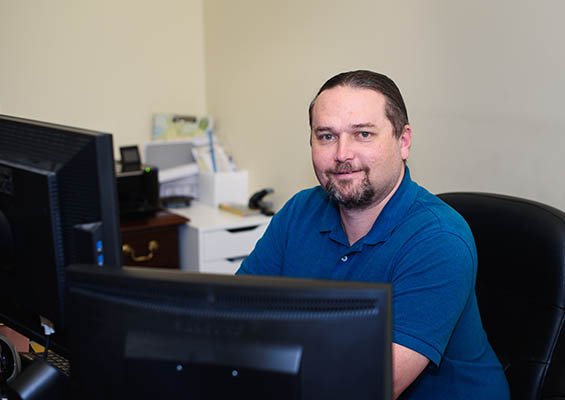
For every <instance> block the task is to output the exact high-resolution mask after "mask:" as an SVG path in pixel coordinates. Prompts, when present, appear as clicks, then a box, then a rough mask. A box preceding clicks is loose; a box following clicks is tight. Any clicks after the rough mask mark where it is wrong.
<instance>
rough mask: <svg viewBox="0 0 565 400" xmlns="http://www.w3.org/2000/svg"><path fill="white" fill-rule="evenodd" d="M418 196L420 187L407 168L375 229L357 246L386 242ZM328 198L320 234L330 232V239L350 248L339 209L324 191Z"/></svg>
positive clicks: (374, 226)
mask: <svg viewBox="0 0 565 400" xmlns="http://www.w3.org/2000/svg"><path fill="white" fill-rule="evenodd" d="M417 194H418V185H417V184H416V183H415V182H413V181H412V179H411V177H410V169H409V168H408V167H405V169H404V177H403V178H402V182H401V183H400V186H398V189H397V190H396V192H395V193H394V194H393V195H392V197H391V198H390V200H389V201H388V203H387V204H386V205H385V207H384V208H383V210H382V211H381V213H380V214H379V217H378V218H377V220H376V221H375V223H374V224H373V227H372V228H371V230H370V231H369V233H367V235H365V237H363V238H361V239H360V240H359V242H357V243H356V244H355V245H354V246H356V245H357V244H372V245H375V244H377V243H379V242H384V241H386V240H387V238H388V237H390V235H391V233H392V232H393V231H394V229H395V228H396V227H397V226H398V225H399V224H400V222H401V221H402V220H403V218H404V216H405V215H406V213H407V212H408V210H409V209H410V207H411V206H412V204H413V203H414V201H415V200H416V196H417ZM324 195H325V197H326V207H325V210H323V212H322V218H321V222H320V232H329V233H330V239H332V240H334V241H336V242H338V243H341V244H344V245H346V246H349V242H348V240H347V235H346V234H345V232H344V230H343V227H342V226H341V217H340V215H339V209H338V207H337V206H336V204H334V203H333V202H331V201H330V200H329V197H328V196H327V194H326V193H325V191H324Z"/></svg>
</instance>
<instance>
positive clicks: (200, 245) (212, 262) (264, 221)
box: [171, 202, 270, 274]
mask: <svg viewBox="0 0 565 400" xmlns="http://www.w3.org/2000/svg"><path fill="white" fill-rule="evenodd" d="M171 211H173V212H174V213H176V214H179V215H182V216H183V217H186V218H188V219H189V220H190V221H189V222H188V223H187V224H186V226H184V227H182V228H181V229H180V230H179V235H180V238H179V243H181V249H180V264H181V269H184V270H189V271H199V272H206V273H214V274H234V273H235V272H236V271H237V269H238V268H239V265H240V264H241V261H243V259H244V258H245V257H246V256H247V255H249V253H251V251H252V250H253V248H254V247H255V243H256V242H257V240H259V238H260V237H261V236H262V235H263V232H265V229H267V225H268V224H269V221H270V217H267V216H264V215H254V216H249V217H241V216H239V215H236V214H232V213H229V212H226V211H221V210H219V209H218V208H215V207H211V206H209V205H205V204H202V203H199V202H192V204H191V206H190V207H186V208H177V209H174V210H171Z"/></svg>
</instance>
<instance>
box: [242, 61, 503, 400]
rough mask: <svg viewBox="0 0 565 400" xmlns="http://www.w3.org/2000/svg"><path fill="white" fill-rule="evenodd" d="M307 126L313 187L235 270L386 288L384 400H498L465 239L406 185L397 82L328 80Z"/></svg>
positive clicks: (404, 121)
mask: <svg viewBox="0 0 565 400" xmlns="http://www.w3.org/2000/svg"><path fill="white" fill-rule="evenodd" d="M310 128H311V136H310V143H311V147H312V162H313V165H314V170H315V172H316V176H317V178H318V180H319V182H320V185H321V186H318V187H315V188H312V189H308V190H304V191H301V192H299V193H298V194H296V195H295V196H294V197H293V198H292V199H291V200H290V201H289V202H288V203H286V204H285V206H284V207H283V208H282V209H281V210H280V211H279V212H278V213H277V214H276V215H275V216H274V217H273V219H272V221H271V223H270V225H269V227H268V229H267V231H266V232H265V235H264V236H263V237H262V238H261V240H260V241H259V242H258V243H257V245H256V247H255V250H254V251H253V252H252V254H251V255H250V256H249V257H247V258H246V260H245V261H244V262H243V264H242V266H241V268H240V270H239V271H238V273H240V274H246V273H247V274H261V275H284V276H291V277H309V278H322V279H343V280H356V281H373V282H391V283H392V284H393V302H394V303H393V310H394V316H393V348H392V354H393V392H394V398H395V399H396V398H399V396H400V398H402V399H450V400H453V399H481V400H484V399H496V400H504V399H508V398H509V394H508V387H507V383H506V379H505V377H504V373H503V372H502V369H501V366H500V363H499V361H498V359H497V358H496V355H495V354H494V352H493V350H492V348H491V347H490V345H489V343H488V341H487V338H486V334H485V332H484V330H483V328H482V325H481V320H480V316H479V311H478V307H477V301H476V297H475V291H474V287H475V278H476V272H477V255H476V249H475V244H474V240H473V237H472V234H471V232H470V229H469V227H468V226H467V224H466V223H465V221H464V220H463V218H462V217H461V216H460V215H458V214H457V213H456V212H455V211H454V210H452V209H451V208H450V207H448V206H447V205H446V204H444V203H443V202H441V200H439V199H438V198H437V197H435V196H433V195H432V194H430V193H429V192H428V191H426V190H425V189H423V188H422V187H420V186H418V185H417V184H416V183H415V182H413V181H412V180H411V179H410V172H409V169H408V167H406V165H405V163H406V159H407V158H408V155H409V153H410V145H411V139H412V130H411V127H410V125H409V124H408V116H407V112H406V107H405V105H404V101H403V100H402V96H401V94H400V91H399V90H398V88H397V86H396V85H395V84H394V82H393V81H392V80H390V79H389V78H387V77H386V76H384V75H381V74H377V73H374V72H370V71H353V72H347V73H342V74H339V75H337V76H335V77H333V78H331V79H330V80H328V81H327V82H326V83H325V84H324V85H323V86H322V88H321V89H320V91H319V92H318V94H317V95H316V97H315V98H314V100H313V101H312V103H311V105H310ZM352 340H355V339H354V338H352Z"/></svg>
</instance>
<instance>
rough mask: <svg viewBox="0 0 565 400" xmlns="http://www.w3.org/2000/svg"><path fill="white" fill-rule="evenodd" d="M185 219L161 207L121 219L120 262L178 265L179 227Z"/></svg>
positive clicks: (135, 264) (130, 264) (146, 264)
mask: <svg viewBox="0 0 565 400" xmlns="http://www.w3.org/2000/svg"><path fill="white" fill-rule="evenodd" d="M186 222H188V218H184V217H182V216H180V215H177V214H173V213H171V212H169V211H164V210H162V211H158V212H157V213H156V214H154V215H151V216H146V217H143V218H136V219H127V220H123V221H121V222H120V232H121V235H122V265H127V266H136V267H159V268H177V269H178V268H180V261H179V227H180V226H182V225H184V224H185V223H186Z"/></svg>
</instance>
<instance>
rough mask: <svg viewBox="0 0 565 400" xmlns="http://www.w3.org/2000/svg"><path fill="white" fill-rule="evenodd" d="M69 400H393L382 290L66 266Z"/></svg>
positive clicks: (386, 294)
mask: <svg viewBox="0 0 565 400" xmlns="http://www.w3.org/2000/svg"><path fill="white" fill-rule="evenodd" d="M68 277H69V293H68V295H69V298H70V301H69V302H68V303H67V304H68V306H69V309H68V316H69V322H70V333H71V349H72V353H73V358H72V360H71V368H72V386H73V390H74V398H81V399H99V398H104V399H124V398H166V399H181V398H182V399H185V398H186V399H189V398H190V399H192V398H194V399H222V398H229V399H246V400H247V399H262V400H263V399H285V400H290V399H308V400H316V399H324V400H328V399H356V400H363V399H371V400H375V399H390V398H391V329H392V328H391V288H390V285H388V284H373V283H360V282H342V281H321V280H306V279H289V278H272V277H271V278H267V277H257V276H229V275H208V274H198V273H187V272H182V271H169V270H166V271H163V270H156V269H148V268H145V269H142V268H129V267H125V268H123V269H121V270H111V269H97V268H94V267H92V266H85V265H73V266H71V267H70V268H69V270H68Z"/></svg>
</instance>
